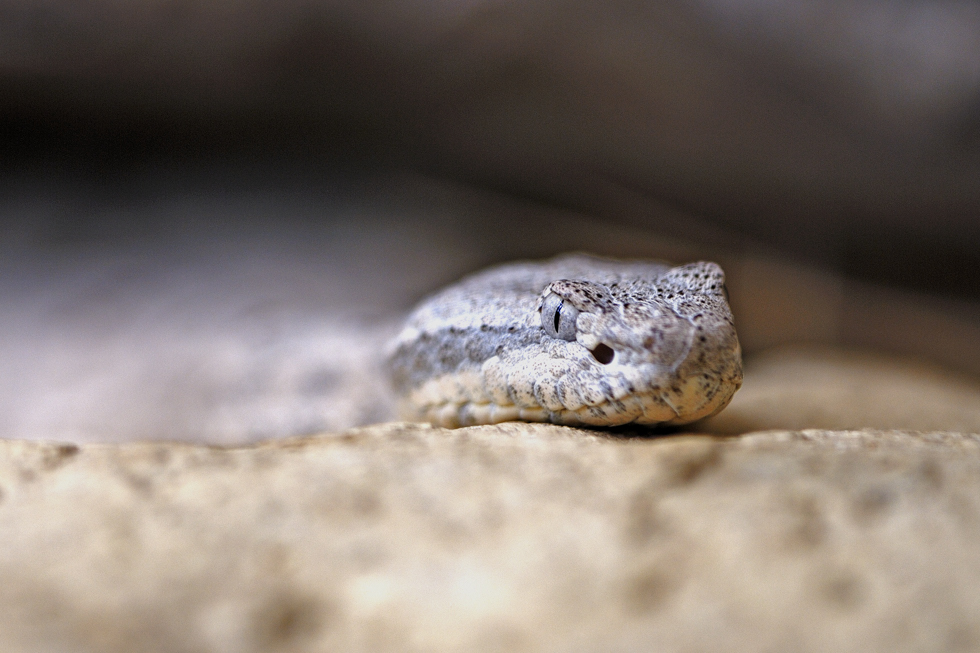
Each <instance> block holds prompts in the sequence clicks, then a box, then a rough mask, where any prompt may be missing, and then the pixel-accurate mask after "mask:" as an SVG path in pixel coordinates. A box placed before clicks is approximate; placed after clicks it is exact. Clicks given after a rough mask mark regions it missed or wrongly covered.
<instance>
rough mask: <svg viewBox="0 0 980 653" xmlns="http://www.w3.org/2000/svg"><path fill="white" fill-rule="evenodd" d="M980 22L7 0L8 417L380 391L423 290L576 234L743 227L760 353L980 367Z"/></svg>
mask: <svg viewBox="0 0 980 653" xmlns="http://www.w3.org/2000/svg"><path fill="white" fill-rule="evenodd" d="M978 34H980V6H978V5H974V4H971V3H962V2H925V1H920V2H897V1H896V2H888V1H885V0H878V1H869V2H858V1H853V2H843V3H842V2H816V3H799V2H768V1H758V0H756V1H753V0H743V1H738V0H731V1H725V0H701V1H694V0H692V1H690V2H674V3H671V2H667V3H653V4H649V5H642V4H641V5H637V4H636V3H627V2H606V3H586V2H581V1H577V2H576V1H565V2H562V1H551V2H541V1H534V0H532V1H531V2H523V3H503V2H498V3H491V2H470V3H413V2H407V1H404V2H398V3H387V4H385V5H383V6H382V5H379V4H375V3H364V2H361V3H344V2H303V1H300V0H293V1H291V2H280V3H275V4H268V3H259V2H246V1H244V0H242V1H240V2H225V3H204V2H196V3H195V2H178V1H168V2H163V1H159V2H155V3H138V4H130V3H120V2H109V1H107V0H105V1H92V2H87V3H82V4H79V3H67V2H61V3H58V2H52V3H46V4H42V3H36V2H26V1H23V2H18V1H13V0H0V136H2V148H3V158H2V171H3V176H2V178H0V193H2V194H0V212H2V213H0V214H2V216H3V218H4V223H5V224H4V225H3V232H2V237H3V242H2V245H0V247H2V254H3V257H2V263H0V269H2V272H3V274H2V278H0V292H2V293H3V295H2V297H0V328H2V330H3V333H4V338H3V340H2V342H0V348H2V350H0V365H2V368H3V371H4V373H3V375H2V378H3V381H2V385H0V406H2V408H3V410H2V411H0V415H2V417H0V436H4V437H41V438H61V439H65V438H71V439H79V440H92V439H99V440H123V439H132V438H164V439H193V440H208V441H214V442H239V441H245V440H255V439H260V438H264V437H279V436H283V435H290V434H296V433H306V432H313V431H318V430H337V429H342V428H345V427H346V426H350V425H353V424H363V423H368V422H372V421H378V420H382V419H387V418H388V417H390V406H389V405H388V403H387V393H386V389H385V388H384V386H383V383H381V382H380V371H379V369H378V364H379V360H380V354H381V353H382V351H381V345H380V343H381V342H382V341H383V338H384V335H385V334H386V333H387V332H388V331H390V329H391V328H393V327H392V325H393V324H394V322H395V321H396V320H397V317H398V315H399V314H400V312H401V311H403V310H405V309H407V308H408V307H409V306H410V305H411V304H412V303H413V302H414V301H415V300H417V299H418V298H419V297H420V296H422V295H423V294H424V293H425V292H427V291H430V290H433V289H435V288H436V287H437V286H439V285H440V284H442V283H445V282H448V281H450V280H452V279H453V278H455V277H457V276H458V275H460V274H462V273H464V272H466V271H469V270H472V269H475V268H478V267H480V266H482V265H485V264H488V263H491V262H495V261H499V260H504V259H509V258H515V257H538V256H547V255H550V254H553V253H557V252H560V251H564V250H568V249H584V250H590V251H594V252H597V253H601V254H608V255H616V256H649V257H659V258H668V259H671V260H688V259H695V258H712V259H716V260H719V262H721V263H722V264H723V265H724V266H725V268H726V270H727V272H728V275H729V277H730V284H729V285H730V288H731V291H732V301H733V307H734V309H735V312H736V317H737V319H738V326H739V331H740V335H741V338H742V340H743V344H744V345H745V349H746V352H747V354H748V355H749V356H750V359H751V355H752V354H753V353H756V352H762V351H765V350H768V349H770V348H771V347H774V346H777V345H786V344H792V343H821V344H827V345H848V346H852V347H853V346H857V347H861V348H869V349H872V350H876V351H879V352H890V353H898V354H901V355H903V356H911V357H912V358H922V359H927V360H931V361H933V362H936V363H939V364H942V365H945V366H948V367H952V368H956V369H958V370H960V371H965V372H967V373H971V374H978V373H980V344H978V343H980V304H978V302H980V247H978V245H980V39H978V38H977V35H978ZM831 358H833V357H831ZM860 360H864V359H860ZM822 364H823V363H821V364H820V365H822ZM820 365H817V367H820ZM842 365H844V367H845V368H846V367H847V365H849V363H842ZM776 367H778V366H776ZM871 367H874V366H871ZM913 367H914V366H913ZM749 369H750V370H751V369H752V368H751V366H750V368H749ZM760 369H774V368H773V366H772V365H770V366H769V367H768V368H766V366H765V365H763V366H761V367H760ZM780 369H782V368H780ZM820 369H824V368H822V367H820ZM875 369H879V370H882V371H881V374H883V375H885V376H882V377H875V378H886V377H887V376H888V375H890V374H891V372H890V371H888V370H890V369H891V368H888V366H887V365H884V366H878V367H877V368H875ZM916 369H918V368H916ZM818 371H819V370H818ZM750 378H751V377H747V382H748V379H750ZM867 383H868V384H869V385H871V386H873V385H875V383H876V382H875V381H874V379H873V378H872V379H871V380H868V381H867ZM964 383H965V382H964ZM764 385H765V384H764V383H762V382H760V384H759V387H763V386H764ZM776 385H778V384H776ZM957 387H959V386H957ZM957 392H959V390H957ZM927 394H928V393H927ZM762 403H765V402H762ZM968 403H969V402H968ZM965 410H967V412H968V413H969V414H970V415H972V412H970V411H973V407H972V404H971V407H969V408H968V409H965ZM926 412H928V411H926ZM743 417H744V415H743ZM750 421H751V420H750ZM743 423H744V422H743ZM762 423H766V422H765V420H762V421H757V422H752V424H756V425H758V424H762ZM964 423H966V422H964ZM970 423H972V422H970ZM853 425H854V426H860V425H869V426H870V425H874V424H853ZM903 425H904V426H905V427H906V428H915V426H909V425H907V424H895V425H893V426H903ZM749 426H751V425H749ZM879 426H880V425H879ZM950 428H951V427H950Z"/></svg>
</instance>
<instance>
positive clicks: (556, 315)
mask: <svg viewBox="0 0 980 653" xmlns="http://www.w3.org/2000/svg"><path fill="white" fill-rule="evenodd" d="M564 305H565V302H564V301H562V302H560V303H559V304H558V308H556V309H555V333H558V323H559V321H560V318H561V307H562V306H564Z"/></svg>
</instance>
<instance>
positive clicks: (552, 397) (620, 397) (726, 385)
mask: <svg viewBox="0 0 980 653" xmlns="http://www.w3.org/2000/svg"><path fill="white" fill-rule="evenodd" d="M386 360H387V369H388V372H389V376H390V380H391V384H392V386H393V389H394V391H395V393H396V396H397V399H398V409H399V412H400V413H401V416H402V417H404V418H405V419H409V420H414V421H424V422H430V423H432V424H433V425H436V426H442V427H447V428H455V427H461V426H470V425H478V424H496V423H499V422H506V421H515V420H521V421H531V422H552V423H555V424H564V425H568V426H587V427H615V426H622V425H631V424H636V425H643V426H661V425H662V426H667V425H679V424H687V423H691V422H694V421H697V420H699V419H702V418H705V417H709V416H711V415H714V414H715V413H717V412H718V411H720V410H722V409H723V408H725V406H727V405H728V403H729V402H730V401H731V399H732V396H733V395H734V394H735V392H736V390H738V388H739V387H740V386H741V384H742V356H741V348H740V345H739V341H738V336H737V334H736V332H735V324H734V319H733V317H732V312H731V309H730V307H729V303H728V291H727V288H726V286H725V275H724V272H723V271H722V269H721V267H720V266H718V265H717V264H715V263H711V262H707V261H698V262H694V263H688V264H686V265H680V266H671V265H669V264H667V263H662V262H659V261H644V260H615V259H607V258H600V257H596V256H591V255H588V254H566V255H563V256H558V257H555V258H552V259H548V260H543V261H518V262H514V263H507V264H503V265H498V266H495V267H491V268H489V269H486V270H484V271H482V272H477V273H474V274H471V275H470V276H467V277H464V278H463V279H462V280H460V281H459V282H457V283H455V284H453V285H450V286H448V287H446V288H445V289H443V290H441V291H438V292H436V293H435V294H433V295H431V296H429V297H428V298H426V299H424V300H423V301H422V302H421V303H420V304H419V305H418V306H417V307H416V308H415V309H414V310H413V311H412V312H411V313H410V314H409V315H408V317H407V319H406V321H405V323H404V326H403V327H402V329H401V330H400V332H398V334H397V335H396V336H395V337H394V339H393V340H392V341H391V342H390V343H389V345H388V347H387V355H386Z"/></svg>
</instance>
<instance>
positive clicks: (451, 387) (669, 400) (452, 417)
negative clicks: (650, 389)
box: [401, 370, 738, 428]
mask: <svg viewBox="0 0 980 653" xmlns="http://www.w3.org/2000/svg"><path fill="white" fill-rule="evenodd" d="M673 388H675V389H676V391H674V392H672V393H671V396H670V397H668V396H666V393H653V394H645V395H640V394H633V395H627V396H624V397H622V398H620V399H618V400H613V401H606V402H602V403H599V404H596V405H593V406H582V407H580V408H577V409H575V410H569V409H561V410H548V409H547V408H543V407H541V406H539V405H529V406H518V405H515V404H513V403H502V402H501V401H500V399H501V397H500V396H499V395H500V393H495V394H496V395H497V396H496V397H494V398H491V396H490V395H489V394H488V393H487V390H486V388H485V385H484V377H483V375H482V374H481V373H480V372H479V371H476V370H472V371H466V372H454V373H450V374H444V375H441V376H438V377H436V378H433V379H429V380H428V381H426V382H425V383H423V384H422V385H421V386H419V387H418V388H417V389H415V390H413V391H412V392H411V393H409V395H408V397H406V399H405V400H404V401H403V403H402V411H401V412H402V413H403V414H404V415H405V416H406V417H409V418H414V419H419V420H422V421H427V422H430V423H432V424H434V425H436V426H443V427H446V428H455V427H459V426H469V425H476V424H497V423H500V422H509V421H514V420H524V421H528V422H556V423H559V424H565V425H568V426H579V425H587V426H619V425H622V424H629V423H635V424H642V425H653V424H664V425H670V424H687V423H690V422H694V421H697V420H699V419H701V418H704V417H708V416H709V415H713V414H714V413H717V412H718V411H720V410H721V409H722V408H724V407H725V406H727V405H728V402H729V401H730V400H731V398H732V395H734V394H735V390H737V389H738V386H737V385H733V386H732V387H731V388H729V389H727V390H722V391H719V392H718V393H716V394H715V395H714V397H712V399H711V401H708V402H705V401H704V397H703V394H702V390H703V389H702V388H701V387H700V384H699V382H698V377H697V376H693V377H691V378H688V379H687V380H685V381H682V382H679V383H676V384H674V385H673Z"/></svg>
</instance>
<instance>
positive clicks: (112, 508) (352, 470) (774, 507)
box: [0, 423, 980, 653]
mask: <svg viewBox="0 0 980 653" xmlns="http://www.w3.org/2000/svg"><path fill="white" fill-rule="evenodd" d="M0 532H2V534H3V535H2V537H3V539H2V542H3V543H2V546H0V650H3V651H45V652H48V651H110V652H112V651H126V652H131V651H179V652H184V651H187V652H196V651H229V652H231V651H234V652H248V651H467V652H471V651H556V652H557V651H562V652H567V651H582V652H592V651H595V652H603V653H606V652H618V651H623V652H625V651H712V650H714V651H721V650H725V651H847V650H850V651H919V650H946V651H952V650H976V649H977V648H978V647H980V622H978V620H977V618H976V616H977V615H978V614H980V591H978V589H977V588H978V587H980V544H978V542H980V436H976V435H962V434H956V433H949V432H946V433H921V432H909V431H874V430H863V431H820V430H810V431H769V432H758V433H753V434H749V435H745V436H741V437H737V438H729V437H721V436H708V435H690V434H688V435H671V436H664V437H628V436H625V435H622V434H604V433H601V432H590V431H581V430H575V429H570V428H564V427H556V426H547V425H530V424H504V425H500V426H493V427H474V428H467V429H460V430H456V431H446V430H441V429H434V428H430V427H427V426H424V425H416V424H402V423H389V424H381V425H377V426H373V427H368V428H363V429H358V430H352V431H348V432H345V433H341V434H337V435H323V436H316V437H309V438H303V439H294V440H287V441H280V442H274V443H265V444H260V445H257V446H250V447H243V448H217V447H207V446H195V445H187V444H167V443H133V444H121V445H107V444H88V445H80V446H76V445H64V444H54V443H38V442H22V441H0Z"/></svg>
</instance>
